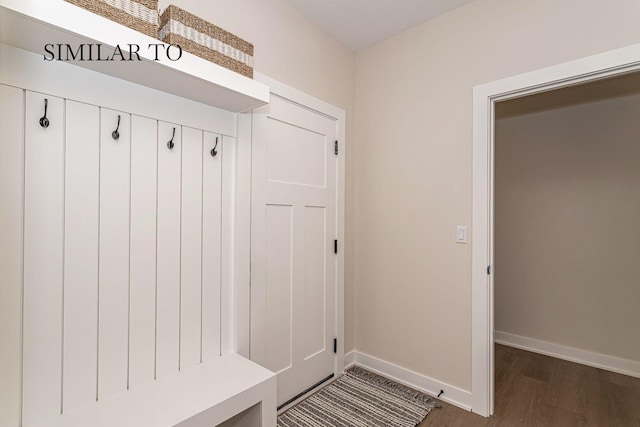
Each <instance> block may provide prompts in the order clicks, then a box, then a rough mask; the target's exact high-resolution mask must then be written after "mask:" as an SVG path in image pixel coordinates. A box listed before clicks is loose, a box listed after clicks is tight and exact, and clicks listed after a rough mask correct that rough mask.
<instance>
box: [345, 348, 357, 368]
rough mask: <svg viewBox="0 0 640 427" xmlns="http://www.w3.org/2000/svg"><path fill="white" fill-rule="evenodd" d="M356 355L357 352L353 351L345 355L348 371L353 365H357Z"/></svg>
mask: <svg viewBox="0 0 640 427" xmlns="http://www.w3.org/2000/svg"><path fill="white" fill-rule="evenodd" d="M356 353H357V351H355V350H352V351H350V352H349V353H347V354H345V355H344V369H345V370H347V369H349V368H350V367H352V366H353V365H355V364H356Z"/></svg>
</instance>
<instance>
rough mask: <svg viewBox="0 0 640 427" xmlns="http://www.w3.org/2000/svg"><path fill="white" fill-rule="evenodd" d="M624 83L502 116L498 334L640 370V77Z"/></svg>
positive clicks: (505, 108)
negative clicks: (634, 364)
mask: <svg viewBox="0 0 640 427" xmlns="http://www.w3.org/2000/svg"><path fill="white" fill-rule="evenodd" d="M616 80H617V81H615V82H609V81H605V82H600V83H597V84H596V85H585V86H584V87H577V88H571V89H567V90H563V91H558V93H549V94H543V95H537V96H535V97H529V98H523V99H519V100H515V101H511V102H508V103H505V104H503V105H500V106H499V107H498V108H497V109H496V114H497V117H498V120H497V121H496V175H495V176H496V183H495V185H496V199H495V200H496V201H495V215H496V217H495V218H496V219H495V224H496V228H495V266H496V267H495V316H496V317H495V322H496V323H495V327H496V330H498V331H502V332H509V333H512V334H516V335H521V336H525V337H529V338H535V339H540V340H544V341H549V342H553V343H557V344H561V345H565V346H569V347H575V348H579V349H582V350H588V351H593V352H597V353H602V354H607V355H611V356H616V357H621V358H625V359H630V360H636V361H639V360H640V340H638V339H637V336H638V325H640V310H638V302H639V301H640V262H639V260H640V223H639V221H640V191H639V188H640V143H639V142H640V121H639V120H638V117H640V78H639V77H638V76H633V77H631V78H624V79H616ZM627 83H628V84H627ZM625 85H626V86H627V87H628V88H631V92H626V94H625V91H624V90H623V88H624V86H625ZM590 93H593V95H595V96H596V99H598V100H597V101H595V102H594V101H590V96H589V94H590ZM603 95H607V97H606V98H605V99H602V98H603Z"/></svg>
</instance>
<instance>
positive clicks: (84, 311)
mask: <svg viewBox="0 0 640 427" xmlns="http://www.w3.org/2000/svg"><path fill="white" fill-rule="evenodd" d="M65 111H66V115H65V122H66V126H65V134H66V140H65V149H66V155H65V218H64V231H65V245H64V347H63V350H64V352H63V362H64V363H63V369H62V372H63V378H62V387H63V388H62V390H63V412H64V411H68V410H71V409H74V408H77V407H80V406H83V405H85V404H89V403H91V402H95V399H96V396H95V393H96V383H97V375H98V373H97V369H98V367H97V359H98V354H97V352H98V346H97V342H98V341H97V340H98V229H99V206H100V203H99V198H98V194H99V193H98V190H99V186H100V175H99V174H100V172H99V171H100V134H99V129H100V110H99V108H98V107H95V106H92V105H88V104H82V103H78V102H74V101H67V102H66V110H65Z"/></svg>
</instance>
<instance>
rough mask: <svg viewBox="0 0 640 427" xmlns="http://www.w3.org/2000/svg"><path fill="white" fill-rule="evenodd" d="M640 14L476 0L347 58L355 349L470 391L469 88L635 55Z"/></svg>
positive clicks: (618, 4) (633, 9)
mask: <svg viewBox="0 0 640 427" xmlns="http://www.w3.org/2000/svg"><path fill="white" fill-rule="evenodd" d="M639 15H640V3H639V2H637V1H635V0H615V1H608V2H603V1H600V0H562V1H558V0H538V1H530V0H477V1H475V2H472V3H469V4H467V5H465V6H463V7H460V8H458V9H456V10H454V11H452V12H450V13H448V14H446V15H443V16H441V17H439V18H436V19H434V20H432V21H430V22H427V23H424V24H422V25H419V26H417V27H415V28H413V29H411V30H409V31H406V32H404V33H402V34H400V35H398V36H396V37H394V38H391V39H389V40H387V41H385V42H382V43H380V44H378V45H376V46H373V47H371V48H369V49H367V50H365V51H363V52H360V53H358V54H357V56H356V111H357V118H356V151H355V158H356V163H355V183H356V186H355V193H354V194H355V208H354V209H355V227H356V229H355V239H356V241H355V243H356V253H355V298H354V301H355V337H356V341H355V347H356V349H357V350H359V351H361V352H363V353H366V354H369V355H372V356H375V357H377V358H380V359H383V360H386V361H389V362H392V363H395V364H397V365H400V366H402V367H405V368H408V369H411V370H413V371H415V372H417V373H419V374H422V375H426V376H429V377H431V378H434V379H437V380H440V381H443V382H445V383H448V384H450V385H454V386H458V387H460V388H464V389H467V390H470V388H471V245H460V244H456V243H455V226H456V225H464V224H467V225H470V223H471V209H472V206H471V185H472V175H471V173H472V169H471V158H472V88H473V86H475V85H478V84H482V83H486V82H490V81H493V80H497V79H501V78H504V77H507V76H510V75H515V74H520V73H523V72H527V71H531V70H535V69H539V68H542V67H545V66H550V65H554V64H558V63H562V62H565V61H569V60H572V59H576V58H580V57H584V56H588V55H592V54H595V53H599V52H603V51H606V50H610V49H613V48H617V47H621V46H626V45H629V44H633V43H638V42H640V26H638V25H637V18H638V16H639Z"/></svg>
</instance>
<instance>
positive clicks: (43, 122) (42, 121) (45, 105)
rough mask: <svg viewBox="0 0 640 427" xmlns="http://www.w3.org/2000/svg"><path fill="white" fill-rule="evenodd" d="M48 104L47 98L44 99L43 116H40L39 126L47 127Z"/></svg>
mask: <svg viewBox="0 0 640 427" xmlns="http://www.w3.org/2000/svg"><path fill="white" fill-rule="evenodd" d="M48 106H49V100H48V99H47V98H45V99H44V116H42V117H41V118H40V126H42V127H43V128H45V129H46V128H48V127H49V119H47V107H48Z"/></svg>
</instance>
